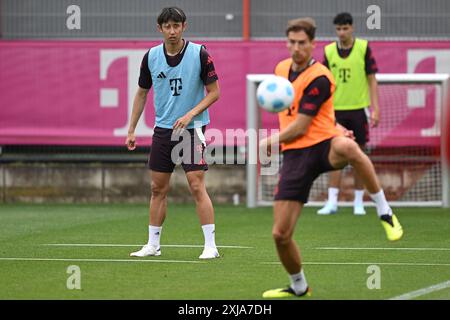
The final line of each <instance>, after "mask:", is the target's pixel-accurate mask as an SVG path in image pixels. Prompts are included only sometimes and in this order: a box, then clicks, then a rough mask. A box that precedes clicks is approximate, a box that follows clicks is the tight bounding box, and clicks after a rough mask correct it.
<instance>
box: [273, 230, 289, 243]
mask: <svg viewBox="0 0 450 320" xmlns="http://www.w3.org/2000/svg"><path fill="white" fill-rule="evenodd" d="M272 237H273V240H274V241H275V243H276V245H277V246H284V245H287V244H288V243H289V242H290V241H291V236H290V235H289V233H288V232H285V231H282V230H280V229H273V230H272Z"/></svg>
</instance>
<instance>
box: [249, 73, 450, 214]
mask: <svg viewBox="0 0 450 320" xmlns="http://www.w3.org/2000/svg"><path fill="white" fill-rule="evenodd" d="M268 76H271V74H248V75H247V83H246V90H247V91H246V92H247V97H246V99H247V100H246V105H247V132H259V130H260V129H264V128H268V127H270V128H274V127H278V124H277V123H276V122H275V120H274V119H275V118H274V117H272V118H270V119H264V118H267V117H270V115H267V114H268V113H267V112H265V111H264V110H263V109H261V108H259V106H258V104H257V100H256V89H257V87H258V84H259V83H260V82H262V81H263V80H264V79H265V78H267V77H268ZM376 78H377V81H378V84H379V100H380V101H379V104H380V114H381V119H380V124H379V126H378V127H377V128H371V129H370V140H369V143H368V148H367V154H368V156H369V158H371V160H372V162H373V163H374V165H375V169H376V171H377V175H378V177H379V178H380V182H381V185H382V187H383V189H384V190H385V193H386V196H387V198H388V201H389V202H390V204H391V205H392V206H425V207H431V206H442V207H446V208H448V207H450V194H449V192H450V191H449V189H450V188H449V187H450V185H449V181H450V179H449V174H450V170H449V162H448V159H447V156H446V155H447V154H448V152H447V151H448V150H447V147H448V146H447V141H446V139H447V137H448V136H449V135H448V130H450V129H449V128H448V125H449V124H448V123H447V121H448V119H449V112H450V111H449V108H450V99H449V86H450V80H449V79H450V75H448V74H428V73H427V74H377V75H376ZM258 136H259V135H258ZM258 141H259V138H258V137H256V136H254V135H249V137H248V139H247V146H246V154H247V162H246V173H247V207H249V208H253V207H257V206H264V205H271V204H272V201H273V196H272V195H273V190H274V188H275V185H276V184H277V181H278V176H277V175H275V176H270V177H268V176H264V175H261V163H260V161H259V159H258V154H259V153H258ZM275 161H277V162H278V163H277V165H279V164H280V163H281V159H279V158H277V159H276V160H275ZM352 175H353V173H352V170H351V168H350V167H349V166H347V167H346V168H345V169H343V181H344V185H343V184H342V183H341V193H340V194H341V195H340V200H339V205H340V206H350V205H352V201H351V200H350V197H351V196H352V194H350V191H352V190H353V188H352V187H351V186H350V183H352V181H353V180H352V177H353V176H352ZM327 187H328V174H322V175H321V176H320V177H319V178H318V179H316V181H315V182H314V185H313V187H312V189H311V194H310V199H309V202H308V204H307V205H309V206H320V205H323V204H324V202H325V200H326V197H327ZM349 189H350V191H349ZM345 190H347V191H345ZM343 191H344V194H343V195H342V193H343ZM365 204H366V205H373V203H372V202H371V201H370V199H369V198H368V196H367V192H366V195H365Z"/></svg>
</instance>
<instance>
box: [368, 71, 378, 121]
mask: <svg viewBox="0 0 450 320" xmlns="http://www.w3.org/2000/svg"><path fill="white" fill-rule="evenodd" d="M367 80H368V82H369V93H370V100H371V101H370V102H371V105H372V112H371V113H370V125H371V127H372V128H374V127H376V126H378V123H379V121H380V108H379V105H378V82H377V79H376V78H375V74H369V75H367Z"/></svg>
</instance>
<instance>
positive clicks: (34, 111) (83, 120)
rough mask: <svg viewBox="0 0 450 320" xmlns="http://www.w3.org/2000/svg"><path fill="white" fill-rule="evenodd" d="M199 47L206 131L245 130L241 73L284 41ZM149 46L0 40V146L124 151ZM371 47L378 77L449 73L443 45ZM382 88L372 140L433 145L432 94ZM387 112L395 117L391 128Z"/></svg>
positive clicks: (281, 52)
mask: <svg viewBox="0 0 450 320" xmlns="http://www.w3.org/2000/svg"><path fill="white" fill-rule="evenodd" d="M197 42H199V41H197ZM201 43H204V44H205V45H206V46H207V49H208V51H209V52H210V54H211V55H212V57H213V60H214V63H215V66H216V69H217V73H218V75H219V78H220V80H219V81H220V87H221V98H220V100H219V101H218V102H217V103H216V104H214V105H213V106H212V107H211V108H210V114H211V120H212V123H211V125H210V128H216V129H219V130H220V131H221V132H225V130H226V129H238V128H241V129H245V126H246V112H245V108H246V107H245V95H246V92H245V89H246V86H245V76H246V74H249V73H271V72H272V71H273V68H274V66H275V65H276V63H277V62H278V61H279V60H281V59H283V58H285V57H286V55H287V50H286V48H285V43H284V42H283V41H276V42H260V41H257V42H256V41H251V42H240V41H239V42H237V41H236V42H233V41H231V42H230V41H207V42H206V41H205V42H201ZM156 44H157V43H156V42H101V41H95V42H94V41H92V42H78V41H67V42H60V41H39V42H36V41H2V42H0V145H8V144H46V145H113V146H115V145H123V144H124V140H125V137H126V132H127V127H128V122H129V120H130V114H131V108H132V100H133V96H134V93H135V91H136V88H137V79H138V76H139V67H140V62H141V60H142V57H143V55H144V54H145V52H146V51H147V50H148V48H149V47H151V46H153V45H156ZM324 44H325V43H323V42H318V44H317V47H316V50H315V57H316V58H317V59H319V60H322V56H323V46H324ZM371 47H372V49H373V52H374V55H375V58H376V60H377V62H378V67H379V72H380V73H407V72H408V73H436V72H437V73H450V41H447V42H371ZM383 90H385V89H383ZM386 90H387V91H386ZM386 90H385V91H381V94H380V96H381V100H382V101H381V103H382V104H381V108H382V109H381V113H382V119H381V120H382V121H381V125H380V127H379V128H377V129H375V130H376V131H375V130H374V133H377V132H378V133H377V134H375V135H374V137H376V139H375V140H373V141H372V143H375V144H377V145H386V146H389V145H409V144H411V145H428V146H437V145H439V116H440V115H439V112H438V111H437V110H436V103H435V99H436V89H435V88H433V87H430V88H425V89H424V90H422V93H420V92H419V93H417V92H418V90H417V88H412V89H411V90H413V91H414V92H413V95H412V97H413V98H414V97H415V96H417V97H419V98H418V99H419V100H420V101H421V102H417V101H411V94H410V93H408V92H407V91H408V90H405V89H404V88H400V87H399V88H396V87H392V88H387V89H386ZM419 91H420V90H419ZM151 99H152V96H150V99H149V101H148V103H147V106H146V109H145V113H144V117H143V119H142V118H141V121H140V124H139V127H138V128H137V134H138V143H140V144H149V143H150V142H151V134H152V127H153V125H154V120H153V117H154V113H153V104H152V100H151ZM392 101H394V103H392ZM388 102H389V103H388ZM383 108H384V109H383ZM394 115H395V117H396V120H395V121H390V120H389V119H391V118H392V117H393V116H394ZM263 119H264V121H263V123H264V126H266V127H276V117H274V116H272V115H264V118H263ZM383 123H384V124H383ZM436 126H437V127H436Z"/></svg>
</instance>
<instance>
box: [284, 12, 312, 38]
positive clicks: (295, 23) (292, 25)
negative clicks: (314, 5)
mask: <svg viewBox="0 0 450 320" xmlns="http://www.w3.org/2000/svg"><path fill="white" fill-rule="evenodd" d="M291 31H293V32H298V31H304V32H305V33H306V34H307V36H308V38H309V40H313V39H314V37H315V35H316V22H315V21H314V19H313V18H309V17H306V18H298V19H293V20H289V21H288V26H287V28H286V35H289V32H291Z"/></svg>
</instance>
